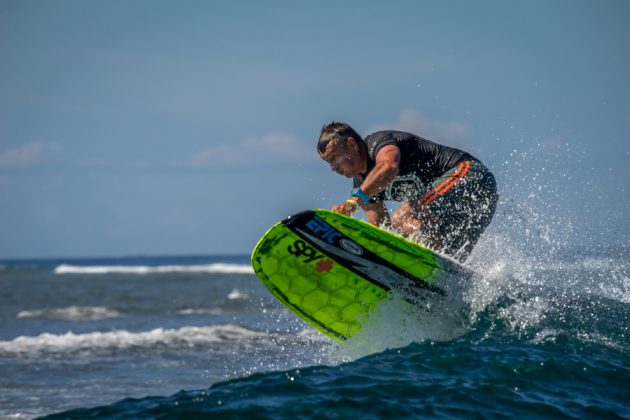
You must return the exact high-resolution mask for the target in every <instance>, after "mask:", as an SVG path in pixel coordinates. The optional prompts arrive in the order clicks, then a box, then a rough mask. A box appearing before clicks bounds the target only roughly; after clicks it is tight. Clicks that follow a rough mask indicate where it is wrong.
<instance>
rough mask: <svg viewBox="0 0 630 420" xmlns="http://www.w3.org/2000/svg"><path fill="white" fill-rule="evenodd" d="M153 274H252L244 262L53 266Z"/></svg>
mask: <svg viewBox="0 0 630 420" xmlns="http://www.w3.org/2000/svg"><path fill="white" fill-rule="evenodd" d="M109 273H122V274H153V273H222V274H254V270H253V269H252V267H251V266H250V265H245V264H226V263H215V264H204V265H160V266H148V265H94V266H78V265H69V264H61V265H59V266H57V267H56V268H55V274H109Z"/></svg>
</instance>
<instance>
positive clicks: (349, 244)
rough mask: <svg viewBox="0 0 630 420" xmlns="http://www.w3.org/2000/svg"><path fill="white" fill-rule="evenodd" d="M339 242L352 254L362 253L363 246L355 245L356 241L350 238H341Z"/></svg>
mask: <svg viewBox="0 0 630 420" xmlns="http://www.w3.org/2000/svg"><path fill="white" fill-rule="evenodd" d="M339 243H340V244H341V246H342V247H343V249H345V250H346V251H348V252H352V253H353V254H354V255H363V248H361V247H360V246H359V245H357V244H356V242H354V241H351V240H350V239H346V238H341V240H340V241H339Z"/></svg>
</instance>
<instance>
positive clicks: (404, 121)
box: [370, 109, 469, 145]
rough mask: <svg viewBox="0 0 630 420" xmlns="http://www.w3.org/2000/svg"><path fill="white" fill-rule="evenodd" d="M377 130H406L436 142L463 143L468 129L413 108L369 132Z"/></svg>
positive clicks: (455, 122) (457, 123) (460, 124)
mask: <svg viewBox="0 0 630 420" xmlns="http://www.w3.org/2000/svg"><path fill="white" fill-rule="evenodd" d="M378 130H400V131H408V132H410V133H414V134H417V135H419V136H422V137H425V138H428V139H430V140H434V141H436V142H438V143H445V144H451V145H463V144H465V143H466V138H467V136H468V131H469V130H468V127H467V126H466V125H465V124H464V123H461V122H457V121H452V122H447V121H439V120H435V119H431V118H428V117H427V116H425V115H423V114H422V113H420V112H418V111H416V110H413V109H407V110H404V111H403V112H401V114H400V115H399V116H398V119H397V120H396V121H395V122H394V123H393V124H387V123H383V124H378V125H376V126H374V127H372V130H371V131H370V132H373V131H378Z"/></svg>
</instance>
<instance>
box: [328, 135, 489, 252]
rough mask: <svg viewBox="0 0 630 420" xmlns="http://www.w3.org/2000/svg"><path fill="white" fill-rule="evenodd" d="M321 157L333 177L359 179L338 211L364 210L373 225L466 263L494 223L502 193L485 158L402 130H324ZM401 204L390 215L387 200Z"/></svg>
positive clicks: (334, 208)
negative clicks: (490, 225)
mask: <svg viewBox="0 0 630 420" xmlns="http://www.w3.org/2000/svg"><path fill="white" fill-rule="evenodd" d="M317 151H318V153H319V155H320V157H321V158H322V159H324V160H325V161H326V162H327V163H328V164H329V165H330V167H331V168H332V170H333V171H335V172H337V173H339V174H341V175H343V176H345V177H347V178H352V180H353V182H354V188H353V190H352V192H351V194H350V196H349V197H348V199H347V200H346V201H344V202H342V203H340V204H337V205H335V206H333V208H332V210H333V211H334V212H337V213H341V214H345V215H347V216H349V215H351V214H352V213H354V212H356V211H357V210H359V209H360V208H362V209H363V211H364V212H365V215H366V217H367V220H368V222H370V223H371V224H373V225H376V226H381V227H391V228H393V229H395V230H396V231H398V232H399V233H401V234H402V235H403V236H405V237H407V238H408V239H410V240H412V241H414V242H418V243H421V244H423V245H426V246H428V247H430V248H432V249H435V250H439V251H442V252H444V253H445V254H447V255H450V256H452V257H454V258H456V259H458V260H459V261H461V262H464V261H465V260H466V258H468V256H469V255H470V253H471V251H472V249H473V247H474V246H475V244H476V243H477V241H478V240H479V237H480V236H481V234H482V233H483V231H484V230H485V229H486V227H487V226H488V225H489V224H490V221H491V220H492V216H493V215H494V210H495V208H496V204H497V200H498V194H497V188H496V181H495V179H494V176H493V175H492V173H491V172H490V171H489V170H488V168H486V167H485V166H484V165H483V164H482V163H481V162H480V161H479V160H478V159H476V158H474V157H473V156H471V155H470V154H468V153H466V152H464V151H462V150H458V149H455V148H452V147H447V146H443V145H440V144H437V143H434V142H432V141H430V140H427V139H424V138H422V137H419V136H416V135H414V134H411V133H405V132H402V131H378V132H375V133H372V134H370V135H368V136H367V137H365V139H363V138H362V137H361V136H360V135H359V134H358V133H357V132H356V131H355V130H354V129H353V128H352V127H351V126H349V125H348V124H346V123H342V122H332V123H331V124H328V125H325V126H324V127H323V128H322V131H321V134H320V136H319V142H318V144H317ZM388 200H391V201H399V202H401V203H402V204H401V205H400V207H399V208H398V209H397V210H396V211H395V212H394V213H393V214H392V215H391V216H390V214H389V212H388V210H387V207H386V206H385V203H384V202H385V201H388Z"/></svg>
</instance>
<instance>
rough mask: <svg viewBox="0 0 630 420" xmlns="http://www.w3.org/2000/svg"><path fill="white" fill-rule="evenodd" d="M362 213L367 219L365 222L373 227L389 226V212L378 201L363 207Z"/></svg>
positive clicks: (383, 204)
mask: <svg viewBox="0 0 630 420" xmlns="http://www.w3.org/2000/svg"><path fill="white" fill-rule="evenodd" d="M363 211H364V212H365V216H366V217H367V221H368V222H370V223H371V224H373V225H374V226H382V225H383V224H385V225H389V224H390V220H389V212H388V211H387V207H385V203H383V202H382V201H379V202H378V203H371V204H366V205H365V206H363Z"/></svg>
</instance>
